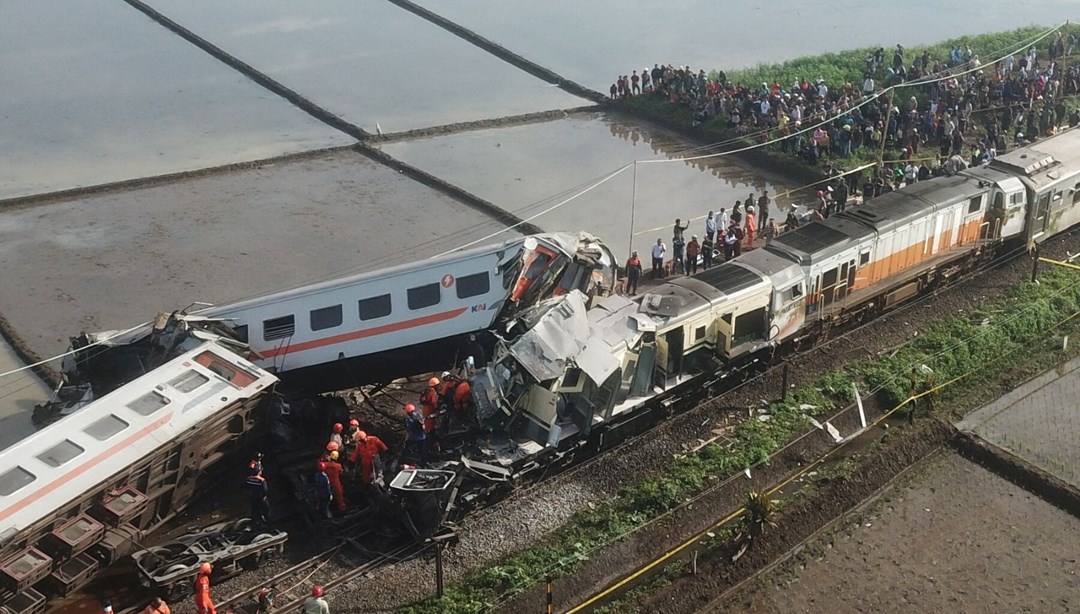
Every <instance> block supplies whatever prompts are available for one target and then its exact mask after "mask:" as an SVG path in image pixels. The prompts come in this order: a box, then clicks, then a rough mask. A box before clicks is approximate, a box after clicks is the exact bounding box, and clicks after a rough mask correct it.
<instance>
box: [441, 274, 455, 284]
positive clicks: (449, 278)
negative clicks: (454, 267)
mask: <svg viewBox="0 0 1080 614" xmlns="http://www.w3.org/2000/svg"><path fill="white" fill-rule="evenodd" d="M452 285H454V276H453V275H451V274H449V273H447V274H446V275H443V276H442V287H444V288H449V287H450V286H452Z"/></svg>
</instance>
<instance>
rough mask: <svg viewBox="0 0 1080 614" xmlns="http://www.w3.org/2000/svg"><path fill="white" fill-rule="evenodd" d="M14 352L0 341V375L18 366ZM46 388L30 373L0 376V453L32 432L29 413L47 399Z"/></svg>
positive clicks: (18, 361) (47, 391)
mask: <svg viewBox="0 0 1080 614" xmlns="http://www.w3.org/2000/svg"><path fill="white" fill-rule="evenodd" d="M22 366H23V363H22V361H20V360H19V357H18V356H16V355H15V352H14V351H13V350H12V349H11V346H9V345H8V344H7V343H6V342H5V341H4V340H3V339H2V338H0V373H7V372H8V371H12V370H14V369H18V368H19V367H22ZM49 393H50V390H49V387H48V386H46V385H45V383H44V382H42V381H41V380H40V379H38V378H37V376H36V375H34V374H33V373H31V372H30V371H22V372H19V373H15V374H12V375H8V376H5V377H0V450H2V449H4V448H6V447H8V446H10V445H11V444H13V443H15V442H17V441H19V440H20V439H22V438H23V437H26V436H27V435H29V434H31V433H33V432H34V430H35V429H34V425H33V423H31V422H30V414H31V413H32V412H33V410H34V405H35V404H37V403H41V402H43V401H46V400H48V398H49Z"/></svg>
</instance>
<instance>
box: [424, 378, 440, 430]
mask: <svg viewBox="0 0 1080 614" xmlns="http://www.w3.org/2000/svg"><path fill="white" fill-rule="evenodd" d="M440 383H441V382H440V381H439V378H437V377H432V378H431V379H429V380H428V387H427V390H425V391H424V394H422V395H420V407H422V408H423V410H424V432H425V433H428V434H430V433H432V432H433V431H434V430H435V420H436V419H437V418H438V415H439V384H440Z"/></svg>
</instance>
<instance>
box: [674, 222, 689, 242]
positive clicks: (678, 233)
mask: <svg viewBox="0 0 1080 614" xmlns="http://www.w3.org/2000/svg"><path fill="white" fill-rule="evenodd" d="M680 222H682V220H681V219H679V218H675V226H674V227H673V228H672V229H671V237H672V238H673V239H674V238H675V237H682V236H683V231H684V230H686V229H687V228H690V222H687V223H686V225H685V226H682V225H680Z"/></svg>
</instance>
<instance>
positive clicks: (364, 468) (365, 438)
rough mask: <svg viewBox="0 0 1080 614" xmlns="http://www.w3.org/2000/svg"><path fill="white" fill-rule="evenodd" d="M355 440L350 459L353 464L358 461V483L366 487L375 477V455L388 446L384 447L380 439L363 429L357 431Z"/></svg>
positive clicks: (385, 449) (384, 450)
mask: <svg viewBox="0 0 1080 614" xmlns="http://www.w3.org/2000/svg"><path fill="white" fill-rule="evenodd" d="M356 441H357V446H356V451H355V452H353V455H352V459H351V460H352V462H353V464H354V465H355V464H356V462H357V461H359V462H360V484H361V485H363V487H364V488H367V487H368V486H371V482H372V480H373V478H374V477H375V471H374V469H375V457H377V456H378V455H379V454H380V453H382V452H386V451H387V450H389V449H390V448H388V447H386V444H385V443H383V440H382V439H379V438H378V437H376V436H375V435H368V434H367V433H365V432H364V431H360V432H359V433H357V435H356Z"/></svg>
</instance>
